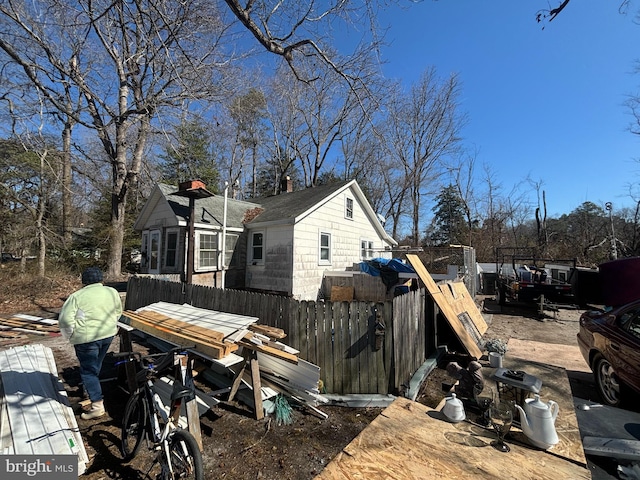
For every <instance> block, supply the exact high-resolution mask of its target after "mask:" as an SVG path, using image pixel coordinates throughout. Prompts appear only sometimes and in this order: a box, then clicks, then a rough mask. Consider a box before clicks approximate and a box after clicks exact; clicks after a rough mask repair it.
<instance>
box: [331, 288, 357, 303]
mask: <svg viewBox="0 0 640 480" xmlns="http://www.w3.org/2000/svg"><path fill="white" fill-rule="evenodd" d="M353 292H354V288H353V287H340V286H337V285H334V286H332V287H331V301H332V302H352V301H353Z"/></svg>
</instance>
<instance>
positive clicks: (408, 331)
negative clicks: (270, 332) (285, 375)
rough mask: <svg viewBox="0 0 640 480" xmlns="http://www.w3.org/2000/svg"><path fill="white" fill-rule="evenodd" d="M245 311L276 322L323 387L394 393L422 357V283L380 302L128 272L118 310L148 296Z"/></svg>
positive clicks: (145, 300) (266, 321) (424, 324)
mask: <svg viewBox="0 0 640 480" xmlns="http://www.w3.org/2000/svg"><path fill="white" fill-rule="evenodd" d="M159 301H164V302H170V303H176V304H183V303H187V304H189V305H192V306H194V307H199V308H205V309H209V310H217V311H221V312H229V313H236V314H240V315H249V316H254V317H258V318H259V323H261V324H264V325H269V326H272V327H277V328H281V329H283V330H284V331H285V332H286V333H287V338H285V339H284V340H283V341H284V342H285V343H286V344H287V345H289V346H291V347H293V348H295V349H297V350H299V351H300V358H303V359H304V360H307V361H309V362H311V363H314V364H316V365H318V366H319V367H320V372H321V374H320V377H321V379H322V381H323V383H324V387H325V390H326V392H328V393H336V394H348V393H382V394H386V393H398V391H399V390H401V387H402V385H407V384H408V383H409V380H410V378H411V376H412V375H413V374H414V373H415V371H416V370H417V369H418V367H419V366H420V365H421V364H422V363H423V362H424V361H425V359H426V357H427V355H428V354H429V353H430V352H428V351H427V340H426V339H427V337H428V335H429V333H430V330H431V327H430V326H429V325H430V324H433V319H430V320H429V321H427V319H426V315H425V290H417V291H415V292H410V293H408V294H406V295H402V296H398V297H396V298H394V299H393V300H392V301H387V302H384V303H380V302H362V301H359V302H325V301H320V302H314V301H299V300H294V299H292V298H288V297H282V296H277V295H266V294H261V293H255V292H247V291H242V290H232V289H218V288H213V287H207V286H202V285H185V284H183V283H177V282H168V281H164V280H156V279H152V278H146V277H132V278H131V279H130V280H129V283H128V285H127V296H126V301H125V309H126V310H135V309H137V308H140V307H144V306H147V305H150V304H152V303H155V302H159Z"/></svg>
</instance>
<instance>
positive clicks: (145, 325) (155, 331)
mask: <svg viewBox="0 0 640 480" xmlns="http://www.w3.org/2000/svg"><path fill="white" fill-rule="evenodd" d="M123 316H124V317H125V318H127V319H129V323H128V324H129V325H131V326H132V327H135V328H137V329H138V330H140V331H142V332H145V333H148V334H149V335H152V336H154V337H157V338H161V339H163V340H167V341H169V342H171V343H175V344H176V345H182V346H184V347H185V348H192V349H193V350H195V351H197V352H200V353H203V354H204V355H208V356H210V357H211V358H214V359H220V358H224V357H226V356H227V355H229V354H230V353H232V352H235V351H236V350H238V348H239V347H238V345H237V344H235V343H227V342H220V341H218V340H215V338H209V337H207V336H206V335H204V333H206V332H203V334H202V335H195V334H193V333H190V332H189V331H187V332H184V333H180V332H177V331H173V330H172V329H169V328H166V327H164V326H161V325H157V324H153V323H149V322H147V321H146V320H145V319H144V318H142V317H140V316H139V315H138V314H136V313H134V312H130V311H125V312H124V313H123ZM204 330H206V329H204Z"/></svg>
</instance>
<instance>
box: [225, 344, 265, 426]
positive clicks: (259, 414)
mask: <svg viewBox="0 0 640 480" xmlns="http://www.w3.org/2000/svg"><path fill="white" fill-rule="evenodd" d="M242 356H243V357H244V361H243V362H242V366H241V367H240V369H239V370H238V372H237V373H236V374H235V376H234V377H233V383H232V384H231V391H230V392H229V398H228V401H231V400H233V399H234V397H235V396H236V393H237V392H238V388H240V383H241V382H242V376H243V375H244V371H245V370H246V368H247V365H249V373H250V374H251V388H252V389H253V403H254V405H255V415H256V420H261V419H263V418H264V408H263V406H262V385H261V382H260V365H259V364H258V354H257V353H256V352H255V351H254V350H251V349H249V348H246V347H245V348H243V352H242Z"/></svg>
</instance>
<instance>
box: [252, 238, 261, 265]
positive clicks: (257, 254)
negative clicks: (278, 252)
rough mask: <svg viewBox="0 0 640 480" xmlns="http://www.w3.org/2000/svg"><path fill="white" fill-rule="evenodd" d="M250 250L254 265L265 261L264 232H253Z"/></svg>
mask: <svg viewBox="0 0 640 480" xmlns="http://www.w3.org/2000/svg"><path fill="white" fill-rule="evenodd" d="M250 252H251V257H250V258H251V263H252V264H253V265H260V264H263V263H264V232H253V233H252V234H251V248H250Z"/></svg>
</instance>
